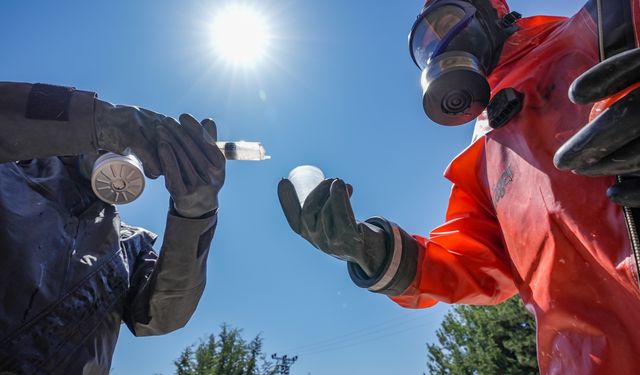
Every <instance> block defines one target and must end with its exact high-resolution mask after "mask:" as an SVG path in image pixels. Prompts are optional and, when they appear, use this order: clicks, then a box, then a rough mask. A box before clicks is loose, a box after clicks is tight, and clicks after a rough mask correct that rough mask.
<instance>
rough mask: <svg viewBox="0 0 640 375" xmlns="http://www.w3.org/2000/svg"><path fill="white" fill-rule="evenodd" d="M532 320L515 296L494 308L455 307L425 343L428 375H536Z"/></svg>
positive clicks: (533, 323)
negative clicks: (433, 339)
mask: <svg viewBox="0 0 640 375" xmlns="http://www.w3.org/2000/svg"><path fill="white" fill-rule="evenodd" d="M535 327H536V325H535V319H534V318H533V316H532V315H531V314H530V313H529V312H528V311H526V310H525V309H524V306H523V304H522V301H521V300H520V298H519V297H515V298H512V299H510V300H508V301H506V302H504V303H502V304H500V305H497V306H465V305H458V306H455V307H454V308H453V310H452V311H451V312H449V313H448V314H447V315H446V316H445V318H444V321H443V322H442V325H441V326H440V328H439V329H438V331H437V333H436V334H437V337H438V344H428V345H427V351H428V354H427V356H428V362H427V367H428V370H429V373H430V374H438V375H445V374H446V375H484V374H491V375H493V374H505V375H507V374H513V375H521V374H538V373H539V371H538V365H537V361H536V337H535V331H536V328H535Z"/></svg>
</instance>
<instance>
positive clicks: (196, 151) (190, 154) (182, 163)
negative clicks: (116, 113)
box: [157, 114, 226, 218]
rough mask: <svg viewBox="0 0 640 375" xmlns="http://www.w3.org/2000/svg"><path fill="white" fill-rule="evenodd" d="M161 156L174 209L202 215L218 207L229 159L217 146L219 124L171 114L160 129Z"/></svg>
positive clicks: (190, 214)
mask: <svg viewBox="0 0 640 375" xmlns="http://www.w3.org/2000/svg"><path fill="white" fill-rule="evenodd" d="M157 134H158V155H159V159H160V164H161V166H162V172H163V174H164V181H165V186H166V187H167V190H168V191H169V194H170V195H171V199H172V201H173V209H174V210H175V211H176V212H177V213H178V215H180V216H183V217H187V218H199V217H203V216H206V215H210V214H212V213H213V212H214V211H215V210H216V209H217V208H218V192H219V191H220V189H221V188H222V185H223V184H224V178H225V162H226V160H225V158H224V155H223V154H222V152H221V151H220V149H218V147H217V146H216V143H215V142H216V138H217V131H216V124H215V123H214V122H213V120H211V119H206V120H203V121H202V124H200V123H198V121H197V120H196V119H195V118H193V117H192V116H191V115H188V114H183V115H181V116H180V123H178V122H177V121H176V120H174V119H172V118H170V117H167V118H165V119H164V121H163V122H162V124H161V125H160V126H158V128H157Z"/></svg>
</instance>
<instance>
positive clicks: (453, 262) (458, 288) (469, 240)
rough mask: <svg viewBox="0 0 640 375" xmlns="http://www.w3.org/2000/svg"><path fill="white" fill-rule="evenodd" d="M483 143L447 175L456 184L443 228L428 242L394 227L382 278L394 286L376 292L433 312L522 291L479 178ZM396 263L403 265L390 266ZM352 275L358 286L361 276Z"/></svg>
mask: <svg viewBox="0 0 640 375" xmlns="http://www.w3.org/2000/svg"><path fill="white" fill-rule="evenodd" d="M483 143H484V142H483V140H479V141H478V142H476V143H474V145H472V146H471V147H470V148H469V149H467V150H466V151H465V152H464V153H463V154H462V155H460V156H459V157H458V158H456V160H454V162H453V163H452V164H451V165H450V166H449V168H448V170H447V173H446V176H447V177H448V178H449V179H450V180H451V181H453V182H454V185H453V188H452V192H451V197H450V200H449V207H448V210H447V215H446V221H445V223H444V224H443V225H441V226H440V227H438V228H436V229H435V230H433V231H432V232H431V234H430V236H429V237H428V238H425V237H422V236H417V235H414V236H410V235H408V234H406V233H405V232H404V231H402V230H400V229H399V228H393V226H394V224H393V223H390V227H391V230H390V229H386V228H385V232H387V233H389V232H391V233H392V235H391V236H390V240H389V243H391V244H393V245H391V246H389V247H388V248H390V249H391V250H390V251H389V254H390V255H389V256H388V261H387V266H386V269H387V270H389V271H385V272H386V273H387V274H386V275H384V273H385V272H383V273H382V274H381V275H380V276H378V278H379V279H380V280H382V279H384V278H385V277H386V279H387V281H386V282H385V283H384V284H386V285H388V286H387V287H383V288H382V289H378V290H372V289H371V288H369V289H370V290H372V291H374V292H379V293H384V294H387V295H388V296H389V297H391V299H392V300H394V301H395V302H396V303H398V304H400V305H401V306H404V307H409V308H425V307H430V306H432V305H434V304H436V303H437V302H438V301H441V302H446V303H464V304H482V305H489V304H497V303H500V302H502V301H504V300H506V299H508V298H509V297H511V296H513V295H514V294H515V293H516V292H517V289H516V287H515V284H514V282H513V279H512V273H511V266H510V263H509V260H508V258H507V256H506V252H505V247H504V241H503V237H502V231H501V229H500V226H499V223H498V220H497V218H496V215H495V211H494V209H493V204H492V201H491V198H490V196H489V195H488V194H487V189H486V187H485V186H484V185H485V184H483V183H482V182H481V179H478V176H479V175H483V174H484V173H483V171H486V168H485V167H484V162H483V159H482V154H483V150H484V149H483ZM398 252H400V253H401V255H398ZM394 258H395V259H396V260H397V265H396V266H389V265H390V264H391V265H392V264H393V262H394V260H393V259H394ZM350 267H353V266H352V265H350ZM350 271H351V268H350ZM350 273H351V274H352V278H353V279H354V282H356V284H358V278H357V277H355V278H354V274H356V276H357V273H356V272H350ZM370 284H373V283H370ZM389 286H392V287H391V288H390V287H389Z"/></svg>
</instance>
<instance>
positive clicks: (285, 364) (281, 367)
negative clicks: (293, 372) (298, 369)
mask: <svg viewBox="0 0 640 375" xmlns="http://www.w3.org/2000/svg"><path fill="white" fill-rule="evenodd" d="M271 358H273V359H275V360H276V361H278V364H277V365H276V371H278V372H279V374H280V375H289V368H290V367H291V366H292V365H293V364H294V363H295V362H296V361H297V360H298V356H297V355H296V356H293V357H291V358H289V357H288V356H287V355H286V354H285V355H283V356H282V357H278V355H277V354H275V353H274V354H273V355H272V356H271Z"/></svg>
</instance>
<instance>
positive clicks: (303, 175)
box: [289, 165, 324, 206]
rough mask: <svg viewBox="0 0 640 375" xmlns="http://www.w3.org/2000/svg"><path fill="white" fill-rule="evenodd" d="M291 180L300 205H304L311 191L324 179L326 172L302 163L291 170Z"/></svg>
mask: <svg viewBox="0 0 640 375" xmlns="http://www.w3.org/2000/svg"><path fill="white" fill-rule="evenodd" d="M289 181H291V183H292V184H293V187H295V189H296V195H297V196H298V200H299V201H300V206H302V205H304V201H305V199H307V197H308V196H309V193H311V191H312V190H313V189H315V188H316V187H317V186H318V185H319V184H320V183H321V182H322V181H324V173H322V170H321V169H320V168H318V167H314V166H313V165H301V166H299V167H295V168H293V169H292V170H291V172H289Z"/></svg>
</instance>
